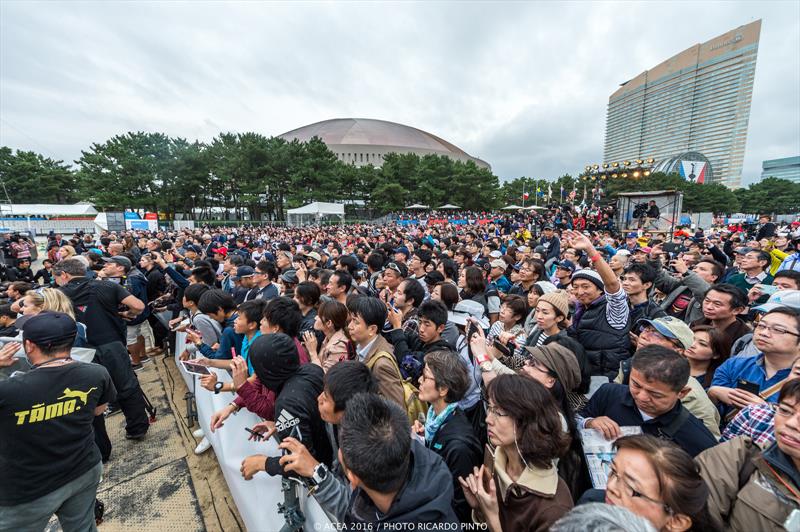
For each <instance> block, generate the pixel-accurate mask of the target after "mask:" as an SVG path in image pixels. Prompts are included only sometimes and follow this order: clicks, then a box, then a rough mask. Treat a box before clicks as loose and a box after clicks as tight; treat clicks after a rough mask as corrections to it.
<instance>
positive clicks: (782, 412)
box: [775, 404, 798, 417]
mask: <svg viewBox="0 0 800 532" xmlns="http://www.w3.org/2000/svg"><path fill="white" fill-rule="evenodd" d="M775 413H776V414H777V415H779V416H781V417H792V416H793V415H795V414H796V413H798V412H797V411H796V410H795V409H794V408H792V407H791V406H789V405H785V404H779V405H778V406H777V407H776V408H775Z"/></svg>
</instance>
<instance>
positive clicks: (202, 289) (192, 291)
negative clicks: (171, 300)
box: [183, 283, 211, 305]
mask: <svg viewBox="0 0 800 532" xmlns="http://www.w3.org/2000/svg"><path fill="white" fill-rule="evenodd" d="M209 290H211V287H209V286H208V285H205V284H201V283H195V284H190V285H189V286H187V287H186V288H185V289H184V290H183V297H184V298H186V301H191V302H192V303H194V304H195V305H197V304H198V303H200V298H201V297H203V294H205V293H206V292H208V291H209Z"/></svg>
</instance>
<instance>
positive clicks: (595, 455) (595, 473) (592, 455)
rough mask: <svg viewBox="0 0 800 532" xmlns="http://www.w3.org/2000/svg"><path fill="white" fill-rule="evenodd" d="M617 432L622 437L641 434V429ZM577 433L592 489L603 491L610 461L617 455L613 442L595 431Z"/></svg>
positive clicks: (581, 430)
mask: <svg viewBox="0 0 800 532" xmlns="http://www.w3.org/2000/svg"><path fill="white" fill-rule="evenodd" d="M619 430H620V432H621V433H622V436H633V435H634V434H641V433H642V427H620V428H619ZM579 432H580V435H581V441H582V443H583V454H584V456H586V466H587V467H588V468H589V476H590V477H591V478H592V487H594V488H597V489H601V490H604V489H606V482H608V471H609V469H610V468H611V461H612V460H613V459H614V455H616V454H617V451H616V450H615V449H614V441H615V440H607V439H605V438H604V437H603V433H602V432H600V431H599V430H595V429H580V430H579Z"/></svg>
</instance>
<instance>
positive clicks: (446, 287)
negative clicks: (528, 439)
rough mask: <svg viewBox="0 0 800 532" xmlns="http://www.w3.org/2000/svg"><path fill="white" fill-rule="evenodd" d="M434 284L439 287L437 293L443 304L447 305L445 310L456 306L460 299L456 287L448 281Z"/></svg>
mask: <svg viewBox="0 0 800 532" xmlns="http://www.w3.org/2000/svg"><path fill="white" fill-rule="evenodd" d="M436 286H438V287H439V295H440V296H441V298H442V303H444V306H446V307H447V310H453V307H455V306H456V303H458V300H459V299H460V298H459V296H458V287H457V286H456V285H454V284H453V283H451V282H449V281H445V282H443V283H436ZM436 286H434V288H436Z"/></svg>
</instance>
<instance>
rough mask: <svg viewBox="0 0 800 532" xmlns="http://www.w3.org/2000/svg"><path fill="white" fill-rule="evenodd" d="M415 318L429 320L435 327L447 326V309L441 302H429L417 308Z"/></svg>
mask: <svg viewBox="0 0 800 532" xmlns="http://www.w3.org/2000/svg"><path fill="white" fill-rule="evenodd" d="M417 318H418V319H420V320H430V321H432V322H433V324H434V325H436V326H437V327H439V326H441V325H446V324H447V307H446V306H445V304H444V303H442V302H441V301H435V300H430V301H426V302H425V303H423V304H422V305H420V306H419V312H418V313H417Z"/></svg>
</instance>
